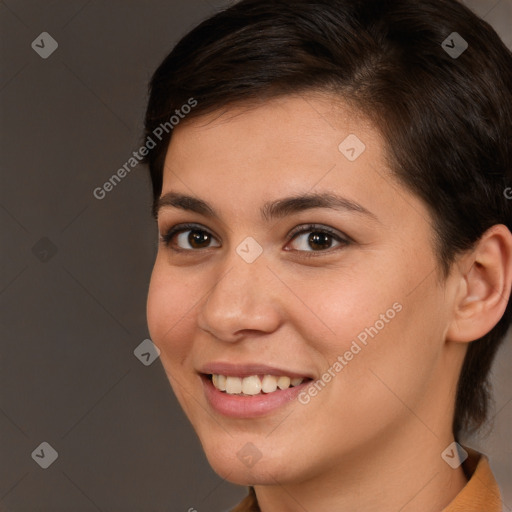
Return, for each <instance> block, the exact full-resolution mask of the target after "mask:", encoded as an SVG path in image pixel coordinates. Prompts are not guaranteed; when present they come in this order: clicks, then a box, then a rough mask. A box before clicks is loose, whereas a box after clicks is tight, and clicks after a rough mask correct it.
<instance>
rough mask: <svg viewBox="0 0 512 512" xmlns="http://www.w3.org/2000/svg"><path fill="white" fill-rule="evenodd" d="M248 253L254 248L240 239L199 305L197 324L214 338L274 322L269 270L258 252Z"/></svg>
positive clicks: (271, 326) (266, 328)
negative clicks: (239, 242) (255, 255)
mask: <svg viewBox="0 0 512 512" xmlns="http://www.w3.org/2000/svg"><path fill="white" fill-rule="evenodd" d="M250 243H251V242H250V241H249V242H247V244H250ZM240 248H241V249H246V251H245V252H244V251H240ZM247 249H248V250H247ZM240 252H241V253H242V254H240ZM251 253H252V254H251ZM248 254H249V255H251V256H254V248H253V247H251V246H250V245H247V246H246V245H244V244H243V243H242V244H240V246H239V247H238V248H237V250H236V251H233V252H232V254H231V255H230V257H229V258H227V259H226V260H225V262H224V265H223V269H222V271H221V272H219V274H218V278H217V279H216V282H215V283H214V284H213V286H212V288H211V289H210V292H209V293H208V294H207V297H206V298H205V300H204V301H203V302H202V304H201V306H200V311H199V318H198V322H199V326H200V327H201V328H202V329H203V330H206V331H209V332H210V333H212V334H213V335H215V336H216V337H217V338H220V339H224V340H231V341H233V340H234V339H235V338H238V336H237V333H239V332H240V331H243V330H251V331H255V330H258V331H267V332H268V331H270V330H273V329H274V328H276V326H277V323H278V311H277V309H276V304H275V301H274V298H273V295H272V294H269V289H270V288H269V280H270V277H271V273H270V272H269V270H268V268H267V265H266V261H265V258H263V257H261V254H260V255H259V256H258V257H256V258H255V259H252V258H246V256H247V255H248Z"/></svg>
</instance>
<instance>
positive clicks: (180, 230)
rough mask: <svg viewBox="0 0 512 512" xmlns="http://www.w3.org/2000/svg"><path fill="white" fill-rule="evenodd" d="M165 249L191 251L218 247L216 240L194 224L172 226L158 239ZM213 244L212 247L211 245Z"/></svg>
mask: <svg viewBox="0 0 512 512" xmlns="http://www.w3.org/2000/svg"><path fill="white" fill-rule="evenodd" d="M160 240H161V242H162V243H163V244H164V245H165V246H166V247H171V248H172V249H173V250H176V251H193V250H198V249H209V248H210V247H220V243H219V242H218V240H217V239H216V238H215V237H214V236H213V235H212V234H211V233H210V232H209V231H207V230H205V229H203V228H202V227H201V226H198V225H196V224H181V225H178V226H174V227H173V228H171V229H170V230H169V231H167V232H166V233H165V234H164V235H161V237H160ZM212 242H214V245H211V244H212Z"/></svg>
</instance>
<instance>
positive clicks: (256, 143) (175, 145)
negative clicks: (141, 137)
mask: <svg viewBox="0 0 512 512" xmlns="http://www.w3.org/2000/svg"><path fill="white" fill-rule="evenodd" d="M383 152H384V143H383V140H382V138H381V136H380V133H379V132H378V130H376V129H375V128H374V127H373V126H372V125H371V123H370V122H369V121H368V120H367V119H366V118H364V117H363V116H362V115H361V114H360V113H359V112H357V111H355V110H354V109H351V108H349V107H348V106H347V105H345V104H343V103H342V102H340V101H339V100H338V99H336V98H334V97H333V96H332V95H331V96H326V95H325V94H322V95H320V94H310V95H301V96H285V97H280V98H275V99H273V100H270V101H267V102H265V103H260V104H258V105H250V106H248V105H244V106H237V107H232V108H230V109H227V110H224V111H220V112H215V113H213V114H209V115H207V116H203V117H199V118H196V119H193V120H191V121H185V123H183V124H181V125H179V126H177V127H176V128H175V131H174V133H173V137H172V139H171V143H170V146H169V149H168V152H167V155H166V161H165V170H164V188H165V185H166V184H169V183H170V182H172V181H174V179H175V178H176V176H175V175H174V174H180V173H187V174H196V175H198V174H201V175H202V176H203V178H204V179H209V178H213V179H222V176H223V175H224V174H225V173H229V174H230V177H231V178H232V177H233V172H235V173H236V172H237V173H238V174H239V176H240V177H243V178H244V179H245V180H249V179H251V178H257V176H261V178H263V177H265V178H268V177H269V176H271V177H272V183H273V184H274V185H275V184H276V182H277V181H280V180H281V179H283V180H284V181H287V182H290V181H292V182H293V181H297V180H299V179H306V180H307V179H308V177H311V178H312V179H315V178H318V174H319V173H322V172H324V173H325V172H328V171H329V169H330V168H331V167H332V166H333V165H340V164H343V167H344V170H345V172H347V173H350V170H351V169H352V170H353V169H358V168H359V164H358V163H357V161H356V160H359V159H360V158H359V157H362V158H361V160H362V161H366V162H369V161H371V162H373V163H374V164H375V165H379V166H380V167H383V166H384V158H383V156H384V155H383ZM213 170H215V173H213ZM252 172H256V174H257V176H251V174H252Z"/></svg>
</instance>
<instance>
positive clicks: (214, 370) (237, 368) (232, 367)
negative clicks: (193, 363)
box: [198, 361, 311, 379]
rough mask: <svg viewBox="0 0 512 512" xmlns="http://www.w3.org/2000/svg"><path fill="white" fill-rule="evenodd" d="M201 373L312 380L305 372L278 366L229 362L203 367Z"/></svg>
mask: <svg viewBox="0 0 512 512" xmlns="http://www.w3.org/2000/svg"><path fill="white" fill-rule="evenodd" d="M198 371H199V373H203V374H206V375H212V374H215V375H226V376H232V377H250V376H251V375H275V376H276V377H280V376H287V377H292V378H306V379H308V378H311V376H310V375H308V374H307V373H304V372H296V371H293V370H287V369H284V368H279V367H277V366H269V365H267V364H259V363H254V364H253V363H251V364H233V363H227V362H222V361H219V362H214V363H208V364H205V365H204V366H202V367H201V368H200V369H199V370H198Z"/></svg>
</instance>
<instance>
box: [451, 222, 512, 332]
mask: <svg viewBox="0 0 512 512" xmlns="http://www.w3.org/2000/svg"><path fill="white" fill-rule="evenodd" d="M457 268H458V270H457V273H456V286H457V291H456V295H455V303H454V313H453V318H452V320H451V323H450V324H449V327H448V330H447V333H446V339H447V341H454V342H470V341H474V340H477V339H479V338H481V337H482V336H484V335H486V334H487V333H488V332H489V331H491V330H492V329H493V327H494V326H495V325H496V324H497V323H498V322H499V320H500V319H501V317H502V316H503V313H504V312H505V309H506V307H507V304H508V299H509V297H510V289H511V286H512V234H511V233H510V231H509V230H508V228H507V227H506V226H504V225H503V224H497V225H495V226H492V227H491V228H489V229H488V230H487V231H486V232H485V233H484V234H483V236H482V237H481V238H480V240H479V241H478V243H477V245H476V246H475V248H474V249H473V250H472V251H471V252H470V253H468V254H465V255H464V256H462V258H461V259H460V261H459V264H458V265H457Z"/></svg>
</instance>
